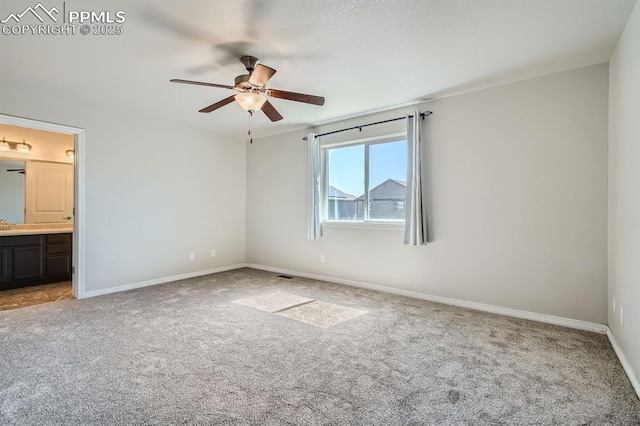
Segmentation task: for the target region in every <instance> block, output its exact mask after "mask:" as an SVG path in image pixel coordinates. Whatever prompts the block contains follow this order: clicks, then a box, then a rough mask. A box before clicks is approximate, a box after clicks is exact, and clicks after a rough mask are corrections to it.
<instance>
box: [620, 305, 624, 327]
mask: <svg viewBox="0 0 640 426" xmlns="http://www.w3.org/2000/svg"><path fill="white" fill-rule="evenodd" d="M620 325H624V310H623V309H622V306H620Z"/></svg>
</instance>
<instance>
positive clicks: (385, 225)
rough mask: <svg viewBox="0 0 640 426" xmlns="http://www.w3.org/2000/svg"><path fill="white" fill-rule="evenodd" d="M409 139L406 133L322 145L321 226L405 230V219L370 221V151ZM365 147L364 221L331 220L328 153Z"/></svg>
mask: <svg viewBox="0 0 640 426" xmlns="http://www.w3.org/2000/svg"><path fill="white" fill-rule="evenodd" d="M406 139H407V134H406V133H404V132H403V133H393V134H388V135H383V136H375V137H370V138H364V139H356V140H349V141H345V142H339V143H327V144H323V143H322V142H321V144H320V159H321V172H320V182H322V185H320V225H321V226H322V227H328V228H361V229H389V230H402V229H404V223H405V220H404V219H369V149H368V147H369V146H371V145H377V144H382V143H389V142H399V141H402V140H406ZM356 145H364V146H365V149H364V188H365V191H364V206H365V208H364V209H363V210H364V211H363V214H364V220H329V219H327V218H328V217H329V211H328V210H329V203H328V199H327V197H328V189H329V174H328V173H327V160H328V155H327V152H328V151H329V150H330V149H332V148H345V147H348V146H356Z"/></svg>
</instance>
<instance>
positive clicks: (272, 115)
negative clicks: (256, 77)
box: [262, 101, 282, 121]
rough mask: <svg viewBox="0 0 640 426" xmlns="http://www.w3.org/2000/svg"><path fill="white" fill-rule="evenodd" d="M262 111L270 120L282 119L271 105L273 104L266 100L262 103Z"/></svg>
mask: <svg viewBox="0 0 640 426" xmlns="http://www.w3.org/2000/svg"><path fill="white" fill-rule="evenodd" d="M262 112H264V113H265V115H266V116H267V117H269V120H271V121H280V120H282V115H280V113H279V112H278V110H276V109H275V108H274V107H273V105H272V104H271V102H269V101H266V102H265V103H264V104H263V105H262Z"/></svg>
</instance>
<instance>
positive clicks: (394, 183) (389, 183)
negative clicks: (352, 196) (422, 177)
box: [357, 179, 407, 200]
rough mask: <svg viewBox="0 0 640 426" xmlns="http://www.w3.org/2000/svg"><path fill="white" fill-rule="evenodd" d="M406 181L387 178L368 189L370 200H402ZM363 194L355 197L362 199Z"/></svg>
mask: <svg viewBox="0 0 640 426" xmlns="http://www.w3.org/2000/svg"><path fill="white" fill-rule="evenodd" d="M406 190H407V183H406V182H405V181H402V180H398V179H387V180H385V181H384V182H382V183H381V184H380V185H378V186H376V187H375V188H373V189H372V190H371V191H369V197H370V198H371V199H372V200H404V198H405V196H406ZM363 198H364V194H363V195H361V196H359V197H358V198H357V199H358V200H362V199H363Z"/></svg>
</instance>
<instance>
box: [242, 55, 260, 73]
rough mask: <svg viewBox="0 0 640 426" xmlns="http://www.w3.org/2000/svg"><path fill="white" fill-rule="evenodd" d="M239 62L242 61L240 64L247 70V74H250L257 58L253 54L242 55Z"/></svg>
mask: <svg viewBox="0 0 640 426" xmlns="http://www.w3.org/2000/svg"><path fill="white" fill-rule="evenodd" d="M240 62H242V65H244V67H245V68H246V69H247V71H249V74H251V73H252V72H253V70H254V69H256V65H257V64H258V58H256V57H255V56H243V57H242V58H240Z"/></svg>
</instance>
